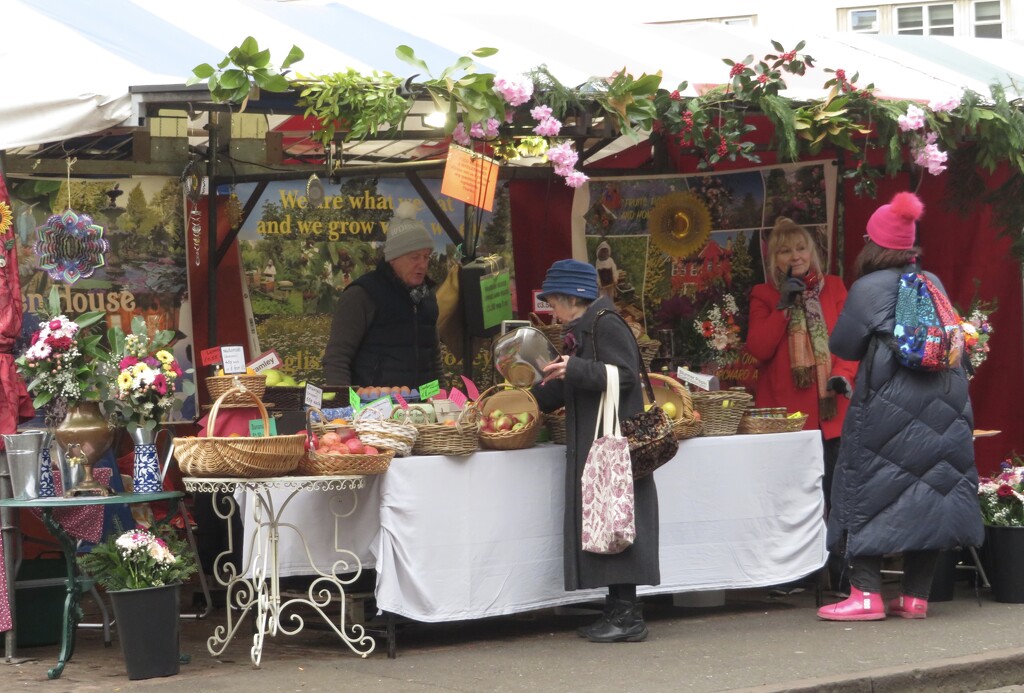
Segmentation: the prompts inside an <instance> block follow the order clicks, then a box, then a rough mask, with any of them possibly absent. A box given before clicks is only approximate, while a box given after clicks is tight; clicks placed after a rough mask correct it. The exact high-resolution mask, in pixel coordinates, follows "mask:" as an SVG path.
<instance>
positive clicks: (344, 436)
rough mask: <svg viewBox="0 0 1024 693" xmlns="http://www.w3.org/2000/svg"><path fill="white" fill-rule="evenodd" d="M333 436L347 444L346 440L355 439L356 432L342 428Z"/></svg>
mask: <svg viewBox="0 0 1024 693" xmlns="http://www.w3.org/2000/svg"><path fill="white" fill-rule="evenodd" d="M335 435H337V436H338V439H339V440H340V441H341V442H342V443H345V442H348V440H350V439H351V438H355V437H356V432H355V431H353V430H352V429H351V428H342V429H340V430H338V432H337V433H336V434H335Z"/></svg>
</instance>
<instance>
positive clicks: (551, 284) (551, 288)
mask: <svg viewBox="0 0 1024 693" xmlns="http://www.w3.org/2000/svg"><path fill="white" fill-rule="evenodd" d="M551 294H562V295H564V296H578V297H579V298H585V299H589V300H591V301H593V300H594V299H595V298H597V270H596V269H594V266H593V265H590V264H587V263H586V262H580V261H579V260H559V261H558V262H556V263H555V264H553V265H551V268H550V269H549V270H548V273H547V276H546V277H544V283H543V284H541V286H540V297H541V298H542V299H544V300H547V297H548V296H550V295H551Z"/></svg>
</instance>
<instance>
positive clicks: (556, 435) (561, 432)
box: [543, 409, 566, 445]
mask: <svg viewBox="0 0 1024 693" xmlns="http://www.w3.org/2000/svg"><path fill="white" fill-rule="evenodd" d="M543 418H544V425H545V426H547V427H548V433H550V434H551V442H552V443H555V444H557V445H565V440H566V432H565V409H559V410H558V411H557V412H552V413H550V414H544V417H543Z"/></svg>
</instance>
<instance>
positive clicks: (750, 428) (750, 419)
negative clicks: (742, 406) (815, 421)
mask: <svg viewBox="0 0 1024 693" xmlns="http://www.w3.org/2000/svg"><path fill="white" fill-rule="evenodd" d="M805 423H807V414H802V415H800V416H798V417H796V418H793V419H790V418H788V417H786V418H775V417H771V418H769V417H764V416H750V415H749V414H744V416H743V418H742V419H740V426H739V430H738V431H737V432H738V433H740V434H741V435H753V434H756V433H794V432H796V431H801V430H803V427H804V424H805Z"/></svg>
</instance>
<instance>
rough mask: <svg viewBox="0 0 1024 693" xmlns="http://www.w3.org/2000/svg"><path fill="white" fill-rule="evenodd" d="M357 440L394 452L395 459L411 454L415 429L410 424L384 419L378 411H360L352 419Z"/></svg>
mask: <svg viewBox="0 0 1024 693" xmlns="http://www.w3.org/2000/svg"><path fill="white" fill-rule="evenodd" d="M352 425H353V426H354V427H355V429H356V435H357V436H359V440H361V441H363V443H365V444H366V445H372V446H373V447H375V448H380V449H383V450H394V451H395V456H396V457H406V456H408V455H410V454H412V446H413V445H414V444H415V443H416V427H415V426H413V425H412V424H410V423H407V422H402V421H395V420H394V419H389V418H385V415H384V414H383V413H382V412H381V411H380V410H379V409H361V410H359V412H358V413H357V414H356V415H355V416H353V417H352Z"/></svg>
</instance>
